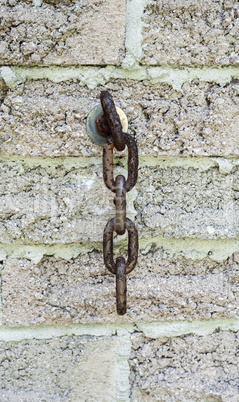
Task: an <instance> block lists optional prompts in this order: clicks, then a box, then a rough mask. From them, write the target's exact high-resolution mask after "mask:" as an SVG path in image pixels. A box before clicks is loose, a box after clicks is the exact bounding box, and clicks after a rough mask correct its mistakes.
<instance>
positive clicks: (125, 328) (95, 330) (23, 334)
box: [0, 318, 239, 355]
mask: <svg viewBox="0 0 239 402" xmlns="http://www.w3.org/2000/svg"><path fill="white" fill-rule="evenodd" d="M119 320H120V318H119ZM218 330H221V331H232V332H237V331H239V318H221V319H210V320H193V321H187V320H184V321H182V320H181V321H152V322H145V321H138V322H135V321H134V322H128V323H127V322H121V323H120V322H118V323H106V322H102V323H97V324H73V325H69V326H67V325H65V326H64V325H45V326H42V325H39V326H35V327H32V326H31V327H4V326H2V327H0V341H4V342H9V341H21V340H26V339H49V338H53V337H56V338H57V337H62V336H73V335H75V336H85V335H88V336H97V337H102V336H113V335H117V333H118V334H119V336H122V337H124V336H126V338H129V336H130V334H131V333H133V332H135V331H141V332H143V333H144V334H145V336H147V337H149V338H154V339H156V338H160V337H169V338H170V337H176V336H182V335H186V334H195V335H198V336H205V335H208V334H212V333H213V332H214V331H218ZM122 339H123V338H122ZM122 339H121V340H122ZM120 353H121V354H122V351H121V352H120ZM124 354H125V355H127V354H128V352H126V353H124Z"/></svg>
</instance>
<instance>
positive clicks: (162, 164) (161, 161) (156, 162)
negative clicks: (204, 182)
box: [0, 150, 239, 173]
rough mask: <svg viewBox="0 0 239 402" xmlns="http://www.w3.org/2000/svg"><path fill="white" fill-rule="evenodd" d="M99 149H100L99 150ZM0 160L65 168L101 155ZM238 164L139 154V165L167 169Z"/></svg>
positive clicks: (94, 161)
mask: <svg viewBox="0 0 239 402" xmlns="http://www.w3.org/2000/svg"><path fill="white" fill-rule="evenodd" d="M100 151H101V150H100ZM0 162H2V163H4V162H6V163H21V164H25V165H27V166H30V167H34V166H42V167H51V166H54V167H56V166H62V165H63V166H64V167H65V168H68V169H71V168H85V167H88V166H89V165H102V156H101V155H100V156H80V155H79V156H56V157H54V158H52V157H50V156H21V155H10V156H4V155H0ZM115 162H116V164H117V163H118V164H120V165H121V166H122V167H126V166H127V161H126V160H125V158H123V159H122V157H116V158H115ZM237 165H239V156H237V155H234V156H183V155H178V156H171V155H157V156H155V155H146V156H143V155H142V156H139V167H156V166H158V167H159V168H161V169H168V168H171V167H182V168H188V167H190V168H191V167H192V168H195V169H201V170H207V169H209V168H210V167H214V166H218V167H219V169H220V171H221V172H224V173H230V171H231V170H232V169H233V168H234V167H235V166H237Z"/></svg>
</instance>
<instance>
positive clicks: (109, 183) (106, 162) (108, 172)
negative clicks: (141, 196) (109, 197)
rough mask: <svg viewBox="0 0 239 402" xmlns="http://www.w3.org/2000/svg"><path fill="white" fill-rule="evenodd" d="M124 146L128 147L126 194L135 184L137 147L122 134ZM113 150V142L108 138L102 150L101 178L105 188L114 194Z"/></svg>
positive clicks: (133, 141)
mask: <svg viewBox="0 0 239 402" xmlns="http://www.w3.org/2000/svg"><path fill="white" fill-rule="evenodd" d="M123 135H124V139H125V144H126V145H127V147H128V177H127V180H126V183H125V188H126V192H128V191H130V190H131V189H132V188H133V187H134V186H135V184H136V182H137V178H138V163H139V162H138V147H137V144H136V141H135V139H134V138H133V137H132V136H131V135H129V134H126V133H123ZM113 150H114V141H113V139H112V138H111V137H110V138H108V140H107V141H106V143H105V145H104V148H103V176H104V182H105V185H106V187H108V189H109V190H111V191H113V192H114V193H115V191H116V182H115V180H114V172H113Z"/></svg>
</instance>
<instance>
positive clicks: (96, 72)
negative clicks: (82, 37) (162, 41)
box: [0, 53, 239, 91]
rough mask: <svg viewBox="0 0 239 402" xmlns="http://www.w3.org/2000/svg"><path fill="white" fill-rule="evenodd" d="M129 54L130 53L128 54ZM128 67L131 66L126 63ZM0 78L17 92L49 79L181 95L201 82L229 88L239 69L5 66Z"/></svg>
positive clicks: (222, 67) (206, 67)
mask: <svg viewBox="0 0 239 402" xmlns="http://www.w3.org/2000/svg"><path fill="white" fill-rule="evenodd" d="M128 54H129V53H128ZM126 64H127V63H126ZM0 76H1V77H2V79H3V80H4V82H5V84H6V85H7V86H8V87H9V88H11V89H14V88H15V87H16V86H17V85H18V84H20V83H23V82H25V81H26V80H43V79H48V80H50V81H52V82H55V83H59V82H64V81H69V80H77V81H79V84H80V85H81V86H85V85H86V86H87V87H88V88H90V89H94V88H96V87H97V86H98V85H105V84H106V83H107V82H109V81H111V80H113V79H131V80H135V81H142V80H149V81H150V82H152V83H153V84H156V83H165V84H168V85H171V86H172V87H173V88H174V89H175V90H178V91H180V90H181V87H182V85H183V84H184V83H185V82H192V81H193V80H200V81H205V82H209V83H217V84H219V85H222V86H224V85H226V84H228V83H230V81H231V80H232V79H239V67H235V66H213V67H212V66H203V67H202V66H197V67H194V66H175V67H172V66H138V65H137V66H135V65H134V66H131V67H130V68H129V67H127V68H126V65H125V66H123V67H115V66H112V65H108V66H106V67H105V66H103V67H98V66H75V67H72V66H71V67H65V66H64V67H59V66H41V67H39V66H38V67H26V66H25V67H19V66H2V67H0Z"/></svg>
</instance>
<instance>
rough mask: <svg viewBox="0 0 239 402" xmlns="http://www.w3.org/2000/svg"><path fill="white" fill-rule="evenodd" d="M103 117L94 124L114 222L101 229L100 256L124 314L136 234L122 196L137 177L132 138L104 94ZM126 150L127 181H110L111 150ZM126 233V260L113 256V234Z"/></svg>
mask: <svg viewBox="0 0 239 402" xmlns="http://www.w3.org/2000/svg"><path fill="white" fill-rule="evenodd" d="M100 100H101V105H102V109H103V113H102V114H101V115H100V116H99V117H98V119H97V120H96V127H97V130H98V132H99V133H100V134H101V135H106V136H109V137H108V139H107V141H106V143H105V145H104V149H103V176H104V182H105V185H106V187H107V188H108V189H110V190H111V191H112V192H113V193H115V199H114V203H115V207H116V215H115V218H113V219H111V220H110V221H109V222H108V223H107V224H106V226H105V229H104V235H103V254H104V263H105V266H106V268H107V269H108V270H109V271H110V272H111V273H112V274H114V275H116V306H117V313H118V314H120V315H123V314H125V313H126V289H127V286H126V274H128V273H129V272H131V271H132V270H133V269H134V267H135V265H136V263H137V258H138V231H137V229H136V226H135V224H134V222H133V221H131V220H130V219H128V218H126V193H127V192H128V191H130V190H131V189H132V188H133V187H134V185H135V184H136V181H137V177H138V148H137V144H136V142H135V140H134V138H133V137H132V136H131V135H129V134H126V133H123V131H122V125H121V121H120V118H119V116H118V114H117V111H116V108H115V104H114V101H113V99H112V96H111V95H110V93H109V92H108V91H103V92H101V95H100ZM125 145H126V146H127V148H128V177H127V180H126V179H125V177H124V176H123V175H118V176H117V177H116V178H115V180H114V173H113V150H114V148H116V149H117V150H118V151H122V150H124V148H125ZM126 230H127V232H128V259H127V261H125V259H124V257H117V258H116V262H114V256H113V232H114V231H115V232H116V233H117V234H118V235H123V234H124V233H125V231H126Z"/></svg>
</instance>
